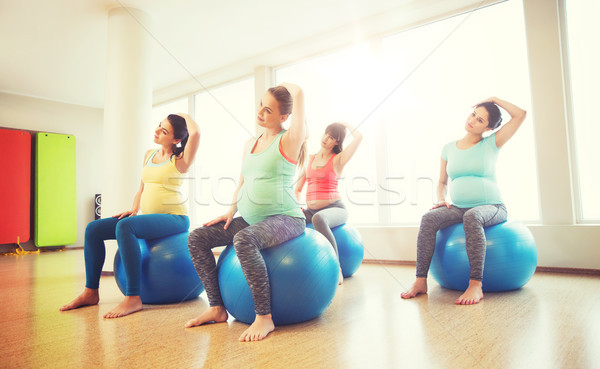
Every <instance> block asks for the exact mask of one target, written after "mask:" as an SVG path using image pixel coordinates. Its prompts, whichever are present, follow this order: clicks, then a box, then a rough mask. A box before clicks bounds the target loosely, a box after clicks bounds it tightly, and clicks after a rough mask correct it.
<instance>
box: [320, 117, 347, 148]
mask: <svg viewBox="0 0 600 369" xmlns="http://www.w3.org/2000/svg"><path fill="white" fill-rule="evenodd" d="M325 133H327V134H328V135H329V136H331V138H333V139H334V140H336V141H337V145H335V146H334V147H333V152H334V153H336V154H339V153H341V152H342V150H343V147H342V144H343V143H344V138H346V127H345V126H344V125H343V124H340V123H331V124H330V125H328V126H327V128H325Z"/></svg>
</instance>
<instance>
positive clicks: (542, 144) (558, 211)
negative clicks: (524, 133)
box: [523, 0, 575, 224]
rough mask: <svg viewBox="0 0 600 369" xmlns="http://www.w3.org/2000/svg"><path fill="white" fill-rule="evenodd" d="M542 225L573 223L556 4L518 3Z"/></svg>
mask: <svg viewBox="0 0 600 369" xmlns="http://www.w3.org/2000/svg"><path fill="white" fill-rule="evenodd" d="M523 7H524V8H523V9H524V13H525V25H526V33H527V48H528V54H529V66H530V68H529V69H530V77H531V91H532V105H533V116H534V117H535V121H534V130H535V141H536V154H537V155H536V159H537V163H538V177H539V187H540V207H541V218H542V223H543V224H573V223H574V222H575V214H574V208H573V184H572V181H571V179H572V176H571V167H570V159H569V142H568V137H569V136H568V129H567V124H566V114H565V113H566V112H565V95H564V94H565V86H564V83H563V66H562V58H561V47H560V25H559V16H558V5H557V3H556V0H525V1H523Z"/></svg>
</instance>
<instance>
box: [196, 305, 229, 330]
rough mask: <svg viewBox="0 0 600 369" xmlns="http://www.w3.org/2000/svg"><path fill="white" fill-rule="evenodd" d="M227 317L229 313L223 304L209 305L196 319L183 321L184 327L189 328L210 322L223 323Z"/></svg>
mask: <svg viewBox="0 0 600 369" xmlns="http://www.w3.org/2000/svg"><path fill="white" fill-rule="evenodd" d="M227 318H229V314H227V310H225V307H224V306H211V307H209V308H208V309H206V310H204V312H202V314H200V315H198V317H197V318H196V319H192V320H188V322H187V323H185V327H186V328H191V327H196V326H199V325H202V324H206V323H210V322H214V323H224V322H226V321H227Z"/></svg>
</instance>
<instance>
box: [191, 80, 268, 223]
mask: <svg viewBox="0 0 600 369" xmlns="http://www.w3.org/2000/svg"><path fill="white" fill-rule="evenodd" d="M194 101H195V120H196V122H197V123H198V125H199V126H200V131H201V138H200V148H199V149H198V154H197V156H196V164H195V173H194V192H195V194H194V197H193V198H194V201H193V203H194V206H195V209H194V210H195V211H194V219H192V222H193V223H194V225H196V226H197V225H200V224H203V223H205V222H207V221H209V220H212V219H214V218H215V217H216V216H218V215H221V214H224V213H225V212H226V211H227V209H228V208H229V206H230V205H231V200H232V196H233V193H234V191H235V189H236V187H237V185H238V181H239V176H240V170H241V163H242V150H243V148H244V143H245V142H246V141H247V140H248V139H249V138H250V137H252V136H254V134H255V133H254V132H255V121H256V119H255V104H254V78H247V79H244V80H241V81H238V82H234V83H230V84H227V85H223V86H219V87H218V88H215V89H211V90H209V91H205V92H201V93H199V94H197V95H196V96H195V99H194Z"/></svg>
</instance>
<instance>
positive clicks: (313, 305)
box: [217, 229, 339, 325]
mask: <svg viewBox="0 0 600 369" xmlns="http://www.w3.org/2000/svg"><path fill="white" fill-rule="evenodd" d="M261 254H262V256H263V258H264V260H265V264H266V266H267V273H268V275H269V281H270V285H271V314H272V316H273V322H274V323H275V325H284V324H294V323H299V322H304V321H307V320H310V319H313V318H316V317H317V316H319V315H321V313H323V311H325V309H326V308H327V307H328V306H329V305H330V304H331V301H332V300H333V298H334V296H335V292H336V290H337V282H338V274H339V267H338V262H337V260H336V256H335V252H334V251H333V248H332V247H331V245H330V244H329V242H328V241H327V239H326V238H325V237H324V236H323V235H321V234H320V233H319V232H316V231H314V230H312V229H306V231H305V233H304V234H302V235H300V236H299V237H296V238H294V239H292V240H289V241H287V242H284V243H282V244H281V245H279V246H275V247H271V248H268V249H264V250H261ZM217 269H218V274H219V287H220V290H221V296H222V298H223V303H224V304H225V308H226V309H227V311H228V312H229V313H230V314H231V315H232V316H233V317H234V318H236V319H237V320H239V321H242V322H244V323H248V324H251V323H252V322H253V321H254V318H255V312H254V300H253V299H252V294H251V292H250V288H249V287H248V283H247V282H246V278H245V276H244V273H243V271H242V267H241V265H240V262H239V259H238V257H237V255H236V253H235V249H234V248H233V245H229V246H227V247H226V248H225V251H223V252H222V253H221V255H220V256H219V260H218V263H217Z"/></svg>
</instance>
